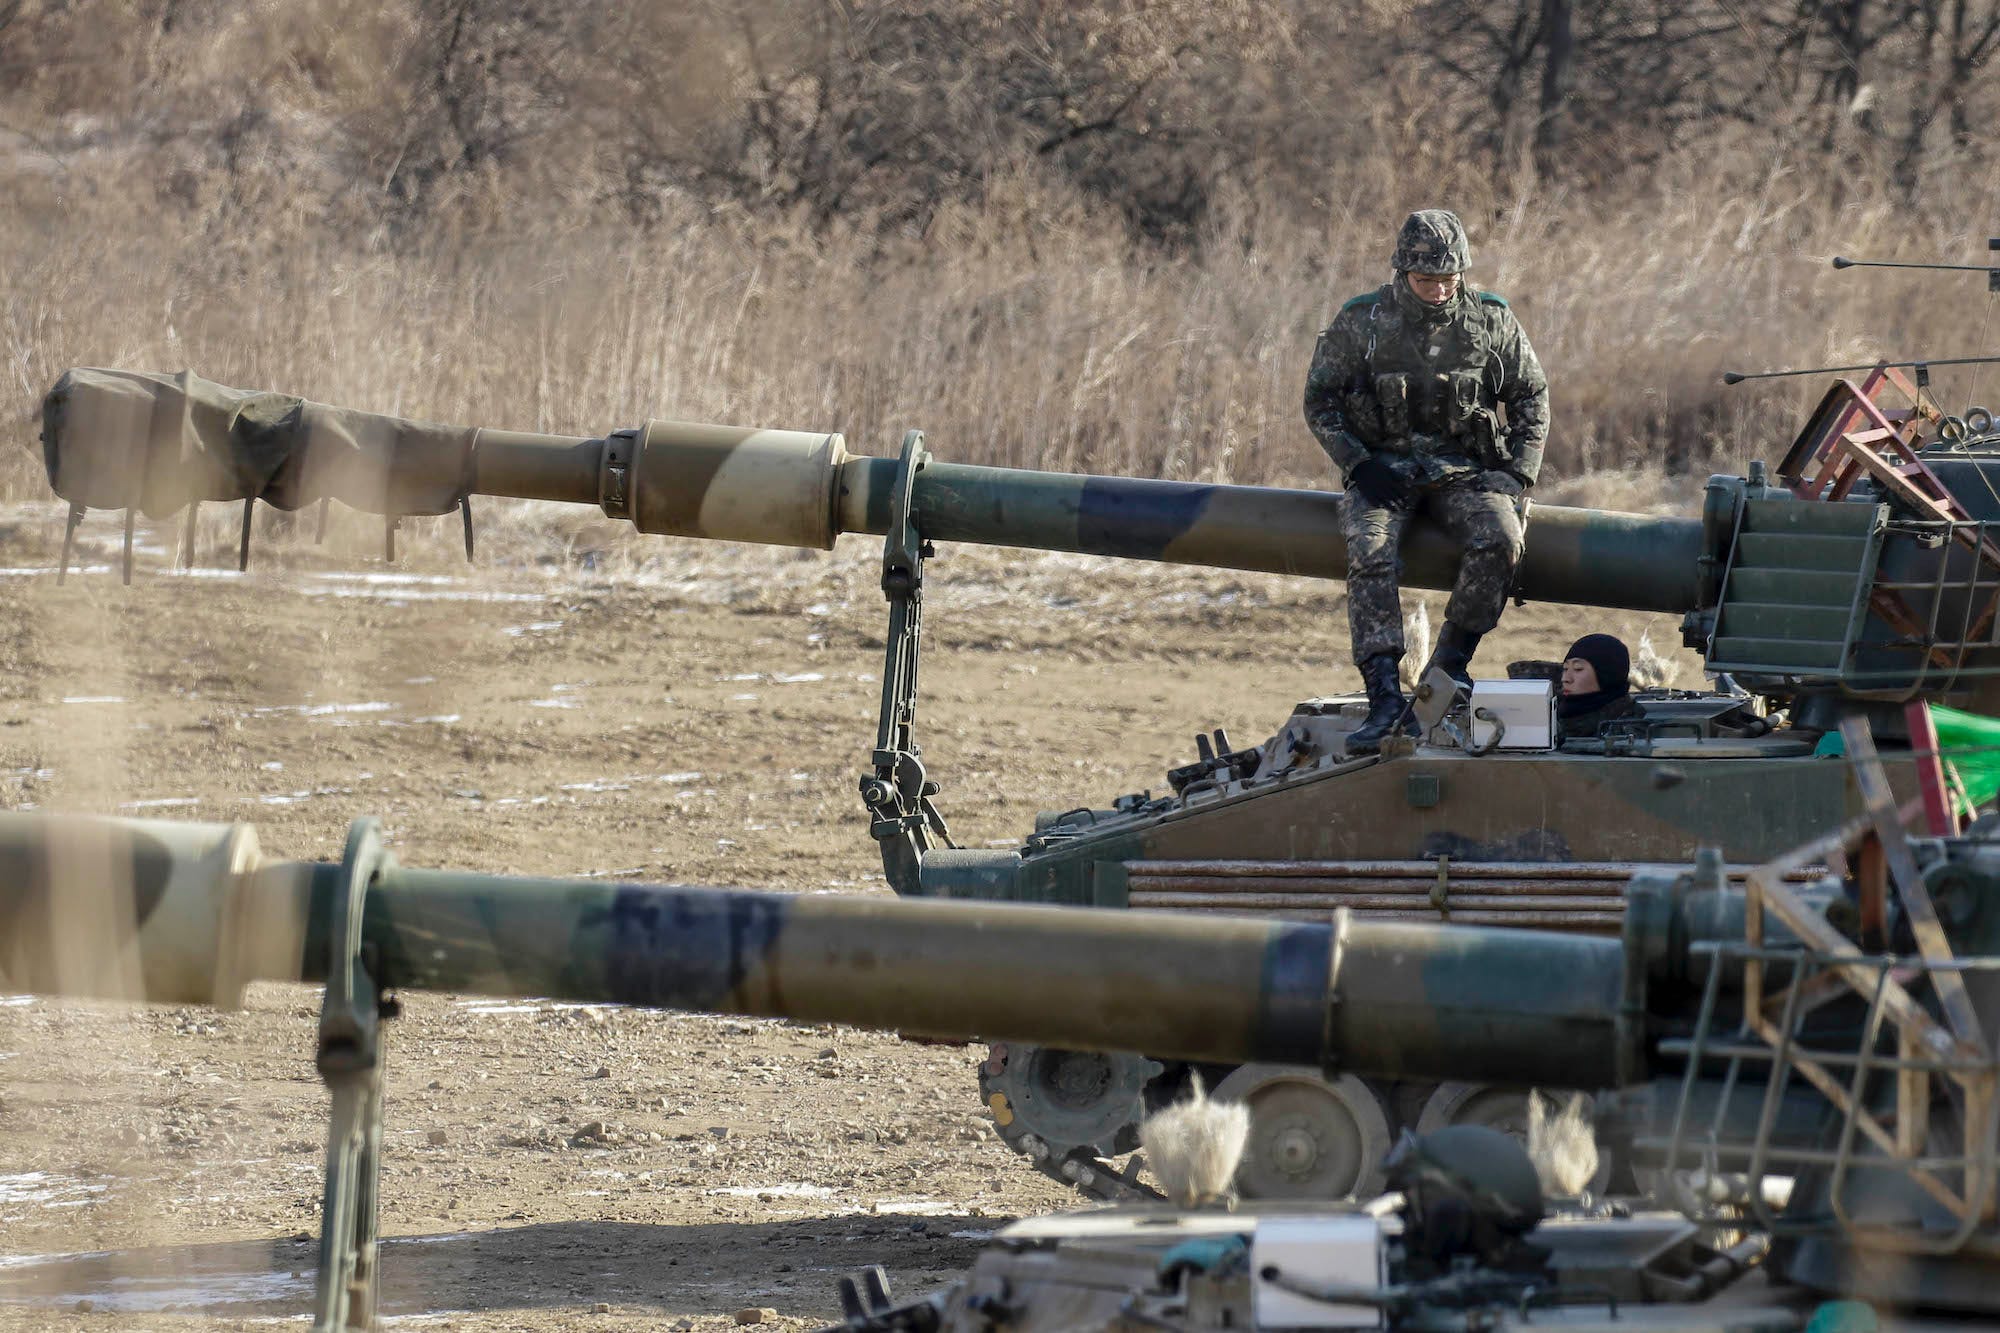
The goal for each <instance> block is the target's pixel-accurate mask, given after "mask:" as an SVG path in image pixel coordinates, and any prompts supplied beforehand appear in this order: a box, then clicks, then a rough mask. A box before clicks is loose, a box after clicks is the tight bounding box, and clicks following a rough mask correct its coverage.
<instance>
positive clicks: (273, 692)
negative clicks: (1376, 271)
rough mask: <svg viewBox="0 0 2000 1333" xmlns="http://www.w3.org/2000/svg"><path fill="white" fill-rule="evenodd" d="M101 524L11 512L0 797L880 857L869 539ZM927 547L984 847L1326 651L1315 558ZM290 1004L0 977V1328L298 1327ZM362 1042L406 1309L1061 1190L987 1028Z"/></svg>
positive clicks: (729, 1028) (652, 1305) (680, 861)
mask: <svg viewBox="0 0 2000 1333" xmlns="http://www.w3.org/2000/svg"><path fill="white" fill-rule="evenodd" d="M215 521H216V522H218V523H219V522H221V516H220V515H219V514H218V516H217V518H216V520H215ZM115 523H116V520H115V518H114V517H113V516H108V515H96V516H93V517H92V518H91V519H90V520H89V523H88V524H87V526H86V528H85V532H84V536H83V543H82V547H81V558H82V563H83V564H84V566H85V570H84V572H82V573H80V574H72V575H71V577H70V578H69V580H68V582H67V583H66V584H65V585H64V586H61V587H58V586H57V585H56V581H55V579H54V578H53V577H52V575H51V574H50V570H51V568H52V566H53V564H54V562H55V553H56V549H57V546H58V544H59V540H60V516H59V511H57V510H56V509H54V508H53V507H49V506H33V507H27V508H19V509H15V510H11V511H7V512H6V513H5V514H4V515H0V807H7V808H17V809H27V808H37V809H43V810H87V811H99V812H117V813H121V814H127V815H135V816H145V817H159V818H171V819H192V820H205V821H238V820H240V821H247V822H251V823H254V824H255V825H256V827H257V828H258V830H259V832H260V835H261V838H262V843H263V846H264V848H265V849H266V851H268V852H271V853H273V854H277V855H281V856H286V857H294V858H324V859H331V858H336V857H338V855H339V851H340V846H341V841H342V837H343V834H344V831H345V829H346V826H347V824H348V822H349V821H350V820H352V819H354V818H356V817H357V816H361V815H374V816H379V817H380V818H381V819H382V820H383V821H384V824H385V828H386V831H387V834H388V836H389V839H390V842H391V844H392V846H393V848H394V850H395V852H396V853H397V855H398V856H399V857H400V858H401V860H402V861H403V862H404V863H405V864H410V865H417V866H427V867H461V868H466V869H474V870H482V871H493V872H520V873H535V874H555V875H568V876H585V875H589V876H603V877H619V878H630V879H638V880H654V881H660V880H679V881H687V882H694V883H713V884H723V885H740V886H757V887H770V888H779V889H787V890H797V891H834V892H843V893H885V892H887V889H886V886H885V885H884V883H883V881H882V877H881V873H880V867H879V862H878V861H877V859H876V855H875V849H874V846H873V844H872V843H871V842H870V840H869V838H868V836H867V829H866V823H865V819H864V817H863V813H862V810H861V806H860V802H859V799H858V798H857V796H856V794H855V782H856V778H857V776H858V774H859V773H860V771H861V770H862V768H863V766H864V765H865V763H866V759H867V752H868V750H869V748H870V745H871V743H872V740H873V733H874V726H875V711H876V707H877V703H878V700H879V692H880V688H881V687H880V679H879V678H880V674H881V670H882V663H881V657H880V650H881V646H882V640H881V634H882V627H883V623H884V620H885V616H884V609H883V603H882V601H881V598H880V594H879V592H877V590H876V589H877V577H878V576H877V572H876V562H877V561H878V559H879V547H877V546H875V545H874V544H873V543H871V542H869V541H866V540H862V539H857V538H847V539H843V544H842V546H841V547H840V549H839V550H837V551H836V552H834V553H833V554H832V555H820V554H817V553H794V552H786V551H765V550H758V549H746V548H734V547H718V546H703V545H699V544H695V543H672V542H660V541H654V540H651V539H626V538H623V537H621V536H619V535H617V534H609V535H607V531H608V529H607V527H606V525H602V524H599V525H596V526H585V527H583V528H578V529H571V530H568V531H567V532H553V535H552V530H551V529H550V528H549V527H548V526H547V525H545V524H540V523H539V522H538V521H537V520H533V519H532V518H520V519H518V520H517V521H514V522H512V523H511V524H510V523H508V522H505V521H503V522H502V523H501V524H500V525H499V527H498V529H497V531H493V532H487V533H483V534H482V537H481V541H482V552H481V561H480V563H479V564H478V565H477V566H474V567H471V568H468V567H466V566H465V565H464V564H463V563H462V562H460V563H453V562H451V561H450V560H449V559H447V558H446V552H447V550H448V544H449V543H448V540H447V539H448V538H449V539H451V540H455V537H452V536H451V534H450V533H448V532H447V533H445V534H444V535H442V536H430V537H426V536H425V535H423V534H421V533H419V534H417V535H416V536H414V537H413V538H411V539H410V540H409V542H408V549H407V550H406V553H405V556H404V559H403V561H402V563H400V564H399V565H396V566H389V565H385V564H384V563H383V562H382V561H381V560H380V559H379V558H373V559H371V558H367V557H364V556H363V555H361V554H360V553H359V550H358V547H357V546H355V545H342V544H341V543H338V542H336V543H335V544H334V546H333V547H332V548H331V551H330V552H321V551H317V550H315V549H314V548H313V547H311V546H310V545H309V544H307V543H306V542H305V541H303V540H301V539H299V538H298V537H297V535H296V533H293V534H291V535H289V536H288V535H287V534H285V533H283V532H281V533H279V535H278V537H277V538H276V539H275V540H274V544H273V547H272V549H270V550H265V549H262V548H261V547H260V549H259V551H258V554H257V556H256V559H255V563H254V564H253V568H252V571H251V572H250V573H249V574H248V575H247V576H246V575H238V574H236V573H235V572H234V562H233V555H234V550H233V531H232V530H231V529H230V528H224V527H216V528H214V529H212V530H211V529H207V528H204V530H203V532H204V538H205V542H204V551H203V557H202V558H203V560H204V562H209V563H212V562H214V561H220V560H224V559H227V560H228V563H229V569H228V572H219V571H216V570H213V569H198V570H196V571H194V572H193V573H192V574H185V573H177V572H173V571H172V570H171V569H170V568H169V564H170V562H169V559H168V547H170V546H171V545H172V543H173V542H174V540H175V534H174V533H173V532H172V531H171V530H170V529H169V528H167V527H164V526H163V527H161V528H160V529H159V530H157V531H155V530H153V529H152V528H151V527H150V526H149V525H145V524H142V525H141V529H140V539H141V540H140V548H139V570H138V573H137V576H136V578H135V581H134V585H133V586H132V587H130V588H125V587H122V586H120V583H119V580H118V576H117V574H116V573H115V572H114V568H113V567H114V565H115V562H116V554H115V552H116V543H117V531H116V528H115ZM208 538H212V539H213V540H206V539H208ZM930 574H931V578H930V581H929V585H928V591H929V601H928V604H927V617H928V619H927V639H926V648H927V650H928V651H927V656H926V658H925V662H924V675H923V684H924V689H923V697H922V706H921V707H922V711H921V715H920V733H921V735H922V737H923V740H924V742H925V755H926V759H927V761H928V762H929V764H930V766H931V770H932V773H933V775H934V776H936V777H937V778H938V779H939V780H940V781H941V782H942V783H943V785H944V792H943V795H942V796H941V798H940V801H941V804H942V805H943V808H944V810H945V812H946V814H947V816H948V817H949V818H950V819H951V820H952V821H953V827H954V832H955V833H956V834H957V836H958V837H959V839H960V840H961V841H962V842H964V843H965V844H966V845H969V846H982V845H1011V844H1013V843H1015V842H1018V841H1019V839H1020V837H1021V835H1022V834H1024V833H1025V832H1026V831H1028V829H1029V828H1030V827H1031V825H1032V821H1033V818H1034V815H1035V812H1036V811H1038V810H1041V809H1048V808H1055V809H1062V808H1068V807H1071V806H1075V805H1079V804H1084V803H1086V802H1089V803H1096V804H1103V803H1104V802H1106V801H1107V800H1108V798H1109V797H1111V796H1113V795H1116V794H1118V793H1120V792H1126V791H1135V790H1138V789H1141V788H1145V787H1149V786H1150V787H1154V788H1160V787H1163V786H1164V770H1165V769H1166V768H1167V767H1168V766H1169V765H1170V764H1175V763H1183V762H1187V761H1188V760H1189V759H1190V758H1192V757H1193V745H1192V737H1193V734H1194V733H1195V732H1196V731H1197V730H1207V729H1211V728H1214V727H1217V726H1222V727H1226V728H1227V729H1228V730H1229V732H1230V734H1231V736H1232V737H1234V738H1235V739H1236V740H1237V741H1238V742H1239V743H1241V742H1244V741H1248V740H1255V739H1261V738H1262V737H1264V736H1266V735H1268V734H1270V733H1271V731H1273V730H1274V729H1275V728H1276V727H1277V726H1278V725H1279V724H1280V722H1281V721H1282V720H1283V718H1284V717H1285V715H1286V713H1287V712H1288V710H1289V708H1290V706H1291V705H1292V703H1293V702H1295V701H1296V700H1297V699H1300V698H1303V697H1308V696H1311V695H1314V694H1323V693H1330V692H1336V691H1343V690H1348V689H1352V688H1354V686H1355V677H1354V673H1353V670H1352V668H1351V667H1350V666H1349V665H1348V662H1347V650H1346V628H1345V616H1344V604H1343V601H1342V597H1341V592H1340V588H1339V586H1338V585H1329V584H1315V583H1311V582H1307V581H1303V580H1295V579H1284V578H1277V577H1263V576H1248V575H1238V574H1232V573H1227V572H1216V571H1200V570H1185V569H1171V568H1165V567H1160V566H1151V565H1143V564H1133V563H1122V562H1111V561H1099V560H1091V559H1085V558H1080V557H1061V556H1048V555H1034V554H1026V553H1019V552H999V551H972V550H964V549H947V550H946V551H944V552H943V553H942V554H941V557H940V558H939V559H938V560H936V561H934V562H933V563H932V565H931V567H930ZM1428 603H1429V607H1430V611H1431V613H1432V615H1433V616H1435V615H1436V614H1438V613H1439V612H1440V611H1441V609H1442V604H1443V599H1442V597H1441V596H1440V595H1437V594H1432V595H1430V597H1429V598H1428ZM1592 629H1610V630H1613V631H1616V632H1620V633H1623V634H1625V635H1627V636H1628V641H1636V639H1637V637H1638V634H1639V633H1640V631H1641V630H1648V631H1650V634H1651V637H1652V640H1653V641H1654V643H1655V644H1657V645H1659V646H1660V647H1661V648H1662V649H1663V650H1665V649H1667V648H1669V647H1670V646H1671V645H1672V644H1674V642H1675V640H1676V636H1675V630H1674V625H1673V624H1672V623H1671V622H1670V621H1667V620H1663V619H1659V618H1647V617H1638V616H1629V615H1623V614H1614V615H1605V616H1598V615H1594V614H1592V613H1587V612H1579V611H1577V610H1575V609H1572V608H1548V607H1528V608H1524V609H1518V610H1514V611H1511V612H1510V613H1509V616H1508V619H1507V621H1506V622H1505V624H1504V625H1503V627H1502V631H1501V632H1500V633H1499V634H1497V635H1496V636H1495V639H1496V641H1497V642H1496V643H1495V645H1494V646H1493V647H1490V648H1488V649H1486V650H1485V651H1484V652H1483V653H1482V664H1485V665H1489V666H1490V665H1492V664H1496V663H1502V662H1505V661H1506V660H1507V659H1508V658H1509V657H1514V656H1528V655H1534V656H1554V655H1557V654H1559V653H1560V651H1561V649H1562V648H1563V647H1564V646H1566V645H1567V643H1568V642H1569V640H1570V639H1571V638H1573V637H1574V636H1575V635H1576V634H1578V633H1581V632H1584V631H1586V630H1592ZM1680 660H1681V662H1682V663H1683V676H1684V678H1683V680H1682V681H1681V683H1683V684H1692V683H1694V681H1695V678H1696V667H1695V663H1694V659H1692V658H1689V657H1686V656H1685V655H1683V656H1682V657H1681V658H1680ZM0 989H3V988H0ZM317 1012H318V997H317V995H316V993H314V992H311V991H308V990H306V989H303V988H296V987H281V986H273V985H261V986H258V987H255V988H253V989H252V991H251V993H250V994H249V996H248V999H247V1003H246V1005H245V1007H244V1008H243V1009H242V1010H241V1011H239V1012H230V1013H217V1012H211V1011H205V1010H194V1009H163V1008H153V1009H137V1008H130V1007H120V1006H115V1005H106V1004H83V1003H74V1002H55V1001H49V1000H42V999H34V998H30V997H24V996H11V997H9V996H0V1329H43V1328H63V1329H72V1328H75V1329H81V1328H89V1329H96V1328H118V1329H126V1328H169V1329H193V1328H200V1329H208V1328H220V1329H237V1328H256V1327H264V1326H268V1325H270V1324H273V1323H281V1324H282V1323H292V1324H297V1323H301V1322H303V1321H304V1319H305V1311H306V1309H307V1307H308V1302H309V1297H310V1292H311V1284H312V1263H313V1241H314V1238H315V1237H316V1235H317V1229H318V1219H317V1212H318V1199H319V1192H320V1170H321V1153H322V1148H323V1141H324V1122H325V1114H326V1096H325V1093H324V1091H323V1089H322V1088H321V1085H320V1083H319V1081H318V1078H317V1075H316V1074H315V1072H314V1070H313V1066H312V1060H311V1045H312V1037H313V1027H314V1020H315V1017H316V1015H317ZM390 1043H391V1045H390V1053H389V1073H388V1091H387V1113H386V1135H387V1137H386V1154H385V1156H386V1162H385V1165H384V1168H383V1179H382V1189H381V1206H382V1228H383V1232H384V1234H385V1235H386V1236H387V1237H389V1238H390V1239H389V1242H388V1244H387V1245H386V1247H385V1250H384V1253H383V1259H382V1272H383V1312H384V1315H385V1318H384V1321H383V1322H384V1325H385V1326H386V1327H390V1328H405V1327H407V1328H413V1329H433V1328H435V1329H462V1330H501V1329H521V1330H548V1329H567V1328H579V1329H591V1330H598V1329H624V1328H632V1329H636V1328H668V1329H674V1330H679V1331H681V1333H687V1330H699V1331H700V1333H707V1331H708V1330H721V1329H723V1328H727V1327H732V1325H731V1316H732V1314H733V1313H734V1312H735V1311H737V1310H739V1309H741V1308H743V1307H766V1308H770V1309H775V1310H776V1311H777V1312H778V1316H777V1321H776V1322H777V1323H779V1324H782V1325H784V1326H786V1327H788V1328H804V1327H811V1326H814V1325H817V1324H820V1323H824V1322H828V1321H830V1320H832V1319H835V1318H837V1317H838V1305H837V1302H836V1300H835V1296H834V1283H835V1280H836V1278H837V1277H838V1276H839V1275H840V1274H842V1273H845V1272H850V1271H852V1270H854V1269H856V1268H858V1267H860V1266H862V1265H864V1264H869V1263H877V1262H879V1263H883V1264H885V1265H887V1267H888V1269H889V1271H890V1276H891V1280H892V1283H893V1285H894V1288H895V1290H896V1291H897V1292H898V1293H900V1294H903V1295H912V1296H913V1295H915V1294H918V1293H920V1292H922V1291H924V1290H927V1289H929V1288H931V1287H934V1286H937V1285H941V1284H943V1283H944V1282H945V1281H946V1280H947V1278H948V1277H949V1276H950V1275H951V1274H952V1273H953V1272H954V1271H955V1270H957V1269H958V1268H960V1267H961V1266H963V1265H964V1264H966V1263H967V1262H968V1261H969V1260H970V1258H971V1257H972V1255H973V1253H974V1251H975V1250H976V1248H977V1246H978V1245H979V1243H980V1240H981V1239H982V1238H983V1237H985V1236H986V1235H987V1234H988V1233H989V1232H990V1231H991V1230H992V1229H993V1228H995V1227H996V1226H998V1225H1001V1224H1002V1223H1003V1222H1004V1221H1005V1220H1006V1219H1009V1218H1012V1217H1016V1216H1020V1215H1022V1214H1024V1213H1034V1212H1042V1211H1047V1210H1051V1209H1055V1208H1059V1207H1063V1206H1065V1205H1066V1204H1067V1203H1068V1202H1069V1199H1068V1197H1067V1196H1066V1194H1065V1192H1064V1191H1062V1190H1061V1189H1059V1188H1058V1187H1056V1186H1055V1185H1054V1184H1052V1183H1050V1182H1048V1181H1046V1180H1044V1179H1042V1178H1041V1177H1039V1176H1037V1175H1036V1174H1035V1173H1034V1172H1032V1171H1031V1170H1029V1169H1028V1168H1027V1167H1026V1166H1025V1164H1024V1163H1022V1162H1021V1160H1020V1159H1018V1158H1015V1157H1014V1156H1013V1155H1012V1154H1011V1153H1009V1152H1008V1151H1007V1150H1006V1149H1005V1148H1004V1147H1002V1146H1001V1145H1000V1144H999V1143H998V1142H997V1140H996V1139H995V1138H994V1137H993V1136H992V1134H991V1131H990V1128H989V1126H988V1123H987V1121H986V1120H985V1119H984V1117H983V1115H982V1114H981V1108H980V1107H979V1105H978V1100H977V1097H976V1095H975V1091H974V1088H975V1083H974V1074H973V1064H974V1062H975V1058H976V1052H974V1051H972V1050H970V1049H964V1048H956V1047H948V1046H928V1045H916V1044H910V1043H904V1042H901V1041H898V1040H897V1039H896V1038H895V1037H893V1036H888V1035H878V1034H872V1033H861V1032H853V1031H847V1030H842V1029H833V1028H825V1027H806V1026H795V1025H788V1024H780V1023H768V1022H746V1021H740V1020H732V1019H718V1018H711V1017H705V1016H696V1015H682V1014H671V1013H657V1012H640V1011H618V1010H611V1009H595V1008H574V1007H563V1006H559V1005H555V1004H551V1003H547V1002H540V1001H535V1000H532V999H529V1000H518V999H516V1000H493V999H482V998H475V997H456V996H446V995H427V994H413V995H409V996H407V997H406V1003H405V1009H404V1013H403V1016H402V1017H401V1018H400V1019H398V1020H397V1021H396V1023H395V1024H394V1026H393V1028H392V1030H391V1035H390Z"/></svg>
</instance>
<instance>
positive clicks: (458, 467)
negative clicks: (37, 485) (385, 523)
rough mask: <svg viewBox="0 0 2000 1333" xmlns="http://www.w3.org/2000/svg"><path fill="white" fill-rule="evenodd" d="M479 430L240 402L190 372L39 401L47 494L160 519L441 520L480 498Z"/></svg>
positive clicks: (255, 395) (96, 383) (84, 375)
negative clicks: (194, 506)
mask: <svg viewBox="0 0 2000 1333" xmlns="http://www.w3.org/2000/svg"><path fill="white" fill-rule="evenodd" d="M476 434H477V432H476V430H475V429H474V428H472V427H469V426H439V425H434V424H432V423H430V422H426V421H411V420H407V419H405V418H403V417H392V416H384V415H381V414H378V413H374V412H356V411H352V410H349V409H346V408H339V407H328V406H327V405H326V404H324V403H312V402H307V401H306V400H305V399H303V398H294V397H291V396H289V395H287V394H280V393H267V392H258V391H252V390H245V389H231V388H228V387H227V386H225V385H221V384H216V383H213V382H211V381H209V380H205V379H202V378H201V377H200V376H199V375H196V374H194V373H193V372H191V371H185V370H184V371H182V372H180V373H179V374H178V375H158V374H150V373H147V372H144V371H132V370H96V369H90V368H86V367H78V368H76V369H73V370H69V371H66V372H65V373H64V374H63V377H62V378H61V379H59V380H57V381H56V384H55V387H54V388H53V389H50V390H49V393H48V397H47V398H45V399H44V400H43V402H42V456H43V460H44V462H45V463H46V464H47V466H48V470H49V484H50V485H51V486H53V487H54V488H55V492H56V494H58V495H60V496H62V497H63V499H65V500H68V501H69V502H70V503H71V504H72V505H77V506H80V507H82V508H86V509H127V508H134V509H138V510H140V511H142V512H144V513H145V514H147V515H149V516H150V517H154V518H159V517H163V516H165V515H167V514H171V513H173V512H174V511H176V510H178V509H180V508H182V507H183V506H185V505H187V504H188V503H189V502H190V501H199V500H252V499H254V500H262V501H264V502H266V503H267V504H271V505H275V506H276V507H277V508H279V509H299V508H302V507H304V506H305V505H309V504H311V503H313V502H314V501H317V500H321V499H329V498H330V499H334V500H338V501H340V502H341V503H342V504H345V505H348V506H351V507H352V508H355V509H359V510H363V511H365V512H368V513H374V514H394V515H403V514H443V513H448V512H449V511H451V510H452V509H454V508H456V507H457V505H458V503H459V501H460V500H462V499H463V498H465V496H466V495H468V494H469V493H470V492H471V490H472V448H473V439H474V436H475V435H476Z"/></svg>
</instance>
